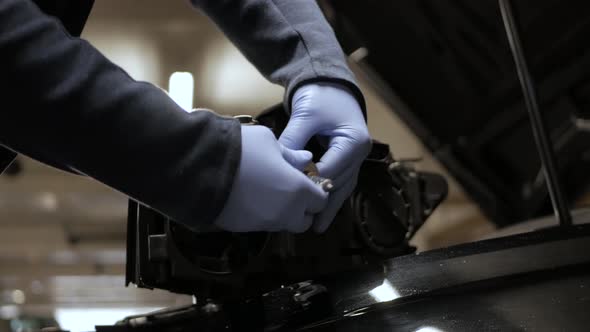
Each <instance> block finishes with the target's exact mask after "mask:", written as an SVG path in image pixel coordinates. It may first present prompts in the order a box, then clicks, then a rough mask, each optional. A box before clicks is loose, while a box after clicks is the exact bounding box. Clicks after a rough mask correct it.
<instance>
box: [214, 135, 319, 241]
mask: <svg viewBox="0 0 590 332" xmlns="http://www.w3.org/2000/svg"><path fill="white" fill-rule="evenodd" d="M311 158H312V155H311V153H310V152H309V151H293V150H290V149H288V148H285V147H283V146H282V145H281V144H279V142H278V141H277V139H276V138H275V136H274V135H273V133H272V132H271V131H270V129H268V128H266V127H263V126H242V155H241V160H240V166H239V169H238V172H237V174H236V177H235V180H234V183H233V187H232V190H231V192H230V195H229V198H228V200H227V203H226V204H225V207H224V208H223V210H222V211H221V214H220V215H219V217H218V218H217V219H216V221H215V225H216V226H218V227H220V228H222V229H224V230H227V231H232V232H254V231H269V232H273V231H289V232H294V233H300V232H304V231H306V230H307V229H308V228H309V227H310V226H311V225H312V223H313V217H314V215H315V214H317V213H319V212H320V211H322V210H323V209H324V208H325V207H326V204H327V199H328V194H327V193H326V192H324V190H322V188H321V187H320V186H318V185H316V184H315V183H313V182H312V181H311V180H310V179H309V178H308V177H307V176H305V175H304V174H303V172H302V171H300V170H298V169H303V167H305V165H307V164H308V163H309V162H310V161H311Z"/></svg>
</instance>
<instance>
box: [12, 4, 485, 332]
mask: <svg viewBox="0 0 590 332" xmlns="http://www.w3.org/2000/svg"><path fill="white" fill-rule="evenodd" d="M83 38H86V39H88V40H89V41H90V42H91V43H92V44H93V45H95V46H96V47H97V48H98V49H99V50H101V51H102V52H103V53H104V54H105V55H106V56H107V57H108V58H110V59H111V60H112V61H113V62H115V63H116V64H118V65H120V66H121V67H123V68H124V69H125V70H127V71H128V72H129V74H130V75H131V76H132V77H134V78H135V79H137V80H144V81H148V82H151V83H154V84H156V85H158V86H160V87H161V88H163V89H166V90H169V92H170V94H171V95H172V96H173V97H174V99H175V100H176V101H177V102H178V103H179V104H180V105H181V106H183V107H184V108H186V109H190V108H192V107H206V108H210V109H213V110H215V111H216V112H218V113H224V114H256V113H258V112H260V111H261V110H262V109H265V108H267V107H269V106H271V105H274V104H276V103H279V102H281V100H282V94H283V89H282V88H281V87H279V86H276V85H272V84H270V83H269V82H267V81H266V80H265V79H264V78H263V77H262V76H261V75H260V74H259V73H258V72H257V71H256V69H255V68H254V67H253V66H252V65H250V64H249V63H248V62H247V61H246V60H245V59H244V57H243V56H242V55H241V54H240V53H239V51H238V50H237V49H236V48H235V47H233V45H232V44H230V43H229V42H228V41H227V39H226V38H225V37H224V36H223V35H222V34H221V33H220V32H219V31H218V30H217V28H216V27H215V26H214V25H213V24H212V23H211V22H210V21H209V20H208V18H206V17H205V16H203V15H202V14H201V13H199V12H198V11H196V10H195V9H193V8H192V7H191V6H190V5H189V3H188V1H184V0H178V1H156V0H126V1H116V0H100V1H97V2H96V4H95V6H94V9H93V11H92V14H91V16H90V19H89V21H88V24H87V26H86V28H85V31H84V33H83ZM352 68H353V70H355V71H357V69H358V68H356V67H355V66H354V65H353V67H352ZM358 79H359V81H360V84H361V87H362V89H363V91H364V93H365V96H366V98H367V102H368V112H369V113H368V118H369V128H370V131H371V133H372V135H373V137H374V138H376V139H378V140H381V141H383V142H386V143H388V144H390V146H391V149H392V151H393V153H394V155H395V157H397V158H421V161H420V162H418V163H417V164H416V166H417V168H419V169H422V170H430V171H436V172H442V173H445V170H444V169H443V168H442V167H441V166H440V165H439V164H438V163H437V162H436V161H435V160H434V159H433V157H432V156H431V155H430V154H429V152H428V151H427V150H426V149H425V148H424V147H423V146H422V144H421V143H420V142H419V140H418V139H417V138H416V137H415V136H414V135H413V134H412V133H411V132H410V130H408V128H407V127H406V126H405V125H404V124H403V123H402V122H401V121H400V120H399V119H398V118H397V117H396V116H395V115H394V113H393V112H392V110H391V109H390V108H389V106H387V104H386V103H385V102H384V101H383V100H381V99H380V98H379V97H378V96H377V94H376V93H375V92H374V91H373V89H372V87H371V86H369V85H368V84H367V81H366V80H365V78H364V76H363V75H362V73H358ZM449 180H450V181H451V192H450V195H449V198H448V199H447V200H446V202H445V203H444V205H442V206H441V207H440V208H439V209H438V210H437V211H436V213H435V214H434V215H433V216H432V217H431V218H430V219H429V220H428V222H427V224H426V225H425V227H423V228H422V229H421V231H420V233H419V234H418V235H417V236H416V239H415V240H414V242H415V244H416V245H417V247H418V248H419V250H427V249H432V248H438V247H442V246H447V245H450V244H455V243H461V242H467V241H472V240H474V239H478V238H481V237H483V236H486V235H488V234H490V233H491V232H492V231H493V230H494V226H493V224H492V223H490V222H489V221H488V220H487V219H486V218H485V217H484V216H483V215H482V214H481V212H480V211H479V209H478V208H477V207H476V206H475V205H474V204H473V203H472V202H470V201H469V199H468V198H467V197H466V195H465V194H464V193H463V191H462V189H461V188H460V187H459V186H458V185H457V184H456V183H454V182H453V180H452V178H450V177H449ZM126 215H127V199H126V197H125V196H123V195H121V194H119V193H117V192H115V191H114V190H112V189H110V188H108V187H105V186H103V185H101V184H100V183H98V182H96V181H93V180H91V179H87V178H83V177H79V176H74V175H70V174H66V173H63V172H61V171H58V170H55V169H53V168H50V167H47V166H45V165H43V164H40V163H37V162H35V161H33V160H30V159H27V158H26V157H22V156H20V157H19V159H18V163H17V164H16V165H15V166H13V167H12V168H11V169H10V172H8V173H7V174H4V175H2V176H1V177H0V319H2V322H0V332H4V331H25V330H27V328H29V327H31V328H34V327H35V326H37V327H41V326H47V325H51V324H53V323H52V322H55V321H56V322H57V323H59V324H60V325H61V326H62V327H63V328H65V329H70V330H72V331H85V330H91V329H92V328H93V326H94V325H95V324H112V323H114V322H115V321H116V320H117V319H120V318H122V317H124V316H127V315H130V314H133V313H139V312H147V311H150V310H153V309H156V308H162V307H167V306H173V305H182V304H187V303H191V298H189V297H187V296H178V295H173V294H170V293H167V292H163V291H147V290H140V289H135V288H125V287H124V267H125V239H126ZM14 317H20V318H21V319H18V320H15V319H12V318H14ZM11 319H12V320H11ZM54 320H55V321H54ZM48 322H49V323H48Z"/></svg>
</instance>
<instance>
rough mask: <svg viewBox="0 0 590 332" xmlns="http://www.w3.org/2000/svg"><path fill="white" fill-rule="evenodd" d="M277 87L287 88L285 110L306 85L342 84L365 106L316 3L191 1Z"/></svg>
mask: <svg viewBox="0 0 590 332" xmlns="http://www.w3.org/2000/svg"><path fill="white" fill-rule="evenodd" d="M191 1H192V3H193V4H194V5H195V6H197V7H199V8H201V9H202V10H203V12H204V13H205V14H207V15H208V16H209V17H211V19H212V20H213V21H214V22H215V23H216V24H217V25H218V26H219V27H220V29H221V30H222V31H223V32H224V33H225V34H226V35H227V36H228V38H229V39H230V40H231V41H232V42H233V43H234V44H235V45H236V46H237V47H238V48H239V49H240V50H241V51H242V53H243V54H244V55H245V56H246V58H247V59H248V60H249V61H250V62H252V63H253V64H254V65H255V66H256V67H257V68H258V70H259V71H260V72H261V73H262V74H263V75H264V76H265V77H266V78H267V79H269V80H270V81H271V82H273V83H277V84H280V85H282V86H284V87H285V88H286V93H285V107H286V109H290V107H291V98H292V97H293V94H294V93H295V90H296V89H297V88H298V87H299V86H301V85H302V84H305V83H308V82H313V81H333V82H340V83H343V84H344V85H346V86H348V87H349V88H350V89H351V91H352V92H353V93H354V94H355V96H356V97H357V100H358V101H359V104H360V105H361V108H362V109H363V111H364V110H365V101H364V98H363V94H362V93H361V90H360V89H359V88H358V85H357V84H356V82H355V78H354V75H353V74H352V72H351V71H350V69H349V68H348V66H347V65H346V60H345V56H344V53H343V52H342V49H341V47H340V45H339V44H338V41H337V40H336V37H335V35H334V31H333V30H332V28H331V27H330V25H329V24H328V22H327V21H326V19H325V18H324V16H323V14H322V12H321V10H320V8H319V7H318V4H317V3H316V1H315V0H191Z"/></svg>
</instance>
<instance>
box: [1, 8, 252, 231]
mask: <svg viewBox="0 0 590 332" xmlns="http://www.w3.org/2000/svg"><path fill="white" fill-rule="evenodd" d="M0 97H1V98H0V100H1V103H0V143H1V144H2V145H4V146H7V147H9V148H10V149H12V150H15V151H17V152H20V153H23V154H26V155H29V156H32V157H33V158H35V157H37V158H40V159H49V160H54V161H55V162H57V163H59V164H63V165H66V166H69V167H72V168H75V169H76V170H78V171H80V172H81V173H84V174H87V175H89V176H91V177H93V178H95V179H97V180H99V181H101V182H103V183H105V184H107V185H109V186H111V187H113V188H115V189H117V190H119V191H121V192H123V193H125V194H127V195H129V196H131V197H133V198H135V199H137V200H139V201H141V202H143V203H145V204H147V205H149V206H151V207H153V208H155V209H157V210H159V211H161V212H163V213H165V214H167V215H169V216H171V217H173V218H175V219H177V220H178V221H181V222H183V223H185V224H187V225H188V226H199V225H201V224H207V223H210V222H212V221H213V220H214V219H215V217H216V216H217V215H218V214H219V212H220V211H221V209H222V207H223V205H224V204H225V201H226V199H227V197H228V195H229V191H230V190H231V185H232V182H233V178H234V175H235V172H236V170H237V168H238V164H239V157H240V148H241V141H240V126H239V123H238V122H237V121H236V120H233V119H231V118H224V117H220V116H218V115H215V114H213V113H211V112H206V111H202V112H195V113H193V114H188V113H186V112H184V111H183V110H182V109H181V108H180V107H179V106H177V105H176V104H175V103H174V102H173V101H172V100H171V99H170V98H169V97H168V95H167V94H166V93H165V92H164V91H162V90H161V89H159V88H157V87H155V86H153V85H151V84H147V83H140V82H136V81H134V80H132V79H131V78H130V77H129V76H128V75H127V74H126V73H125V72H124V71H123V70H121V69H120V68H119V67H117V66H115V65H114V64H112V63H111V62H109V61H108V60H107V59H106V58H105V57H104V56H102V55H101V54H100V52H98V51H97V50H96V49H94V48H93V47H92V46H91V45H90V44H88V43H87V42H86V41H84V40H81V39H78V38H72V37H70V36H69V35H68V34H67V33H66V32H65V31H64V29H63V27H62V26H61V25H60V23H59V22H58V21H56V20H55V19H53V18H50V17H49V16H46V15H44V14H43V13H42V12H41V11H40V10H39V8H38V7H36V6H35V5H34V4H33V3H32V2H31V1H29V0H0Z"/></svg>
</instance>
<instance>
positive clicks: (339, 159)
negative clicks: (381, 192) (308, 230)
mask: <svg viewBox="0 0 590 332" xmlns="http://www.w3.org/2000/svg"><path fill="white" fill-rule="evenodd" d="M291 105H292V107H291V119H290V120H289V123H288V125H287V127H286V128H285V130H284V131H283V134H282V135H281V137H280V139H279V142H280V143H281V144H283V145H284V146H285V147H287V148H290V149H293V150H301V149H303V148H304V147H305V145H306V144H307V142H308V141H309V139H310V138H311V137H313V136H315V135H320V136H326V137H327V138H328V142H329V144H328V145H329V147H328V150H327V151H326V153H325V154H324V155H323V156H322V158H321V160H320V162H319V163H317V167H318V170H319V174H320V176H322V177H325V178H329V179H331V180H332V182H333V184H334V190H333V191H332V192H331V193H330V198H329V202H328V205H327V206H326V209H325V210H324V211H322V212H321V213H320V214H319V215H318V216H317V217H316V220H315V221H314V227H313V228H314V230H315V231H316V232H324V231H325V230H326V229H327V228H328V226H330V224H331V223H332V220H333V219H334V217H335V216H336V213H337V212H338V210H339V209H340V207H341V206H342V203H343V202H344V201H345V200H346V199H347V198H348V197H349V196H350V194H351V193H352V191H353V190H354V188H355V187H356V181H357V178H358V172H359V170H360V166H361V163H362V162H363V160H364V159H365V158H366V157H367V155H368V154H369V152H370V150H371V137H370V135H369V130H368V128H367V125H366V123H365V119H364V117H363V113H362V111H361V108H360V106H359V104H358V102H357V100H356V98H355V97H354V96H353V95H352V93H351V92H350V91H349V90H348V88H346V87H345V86H343V85H341V84H338V83H313V84H307V85H303V86H301V87H300V88H298V89H297V90H296V91H295V94H294V96H293V100H292V104H291Z"/></svg>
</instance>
